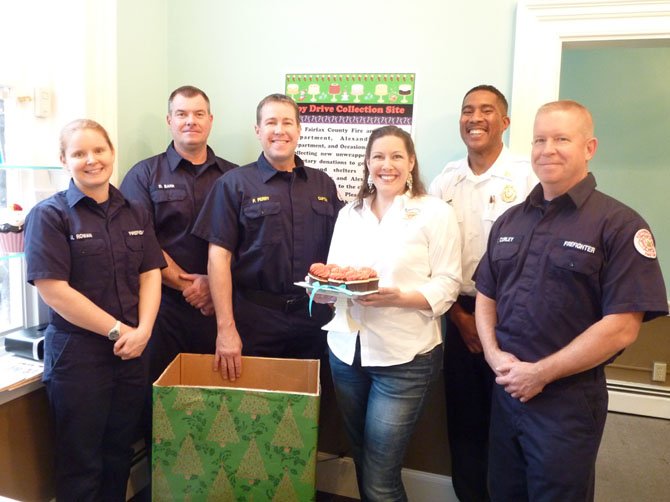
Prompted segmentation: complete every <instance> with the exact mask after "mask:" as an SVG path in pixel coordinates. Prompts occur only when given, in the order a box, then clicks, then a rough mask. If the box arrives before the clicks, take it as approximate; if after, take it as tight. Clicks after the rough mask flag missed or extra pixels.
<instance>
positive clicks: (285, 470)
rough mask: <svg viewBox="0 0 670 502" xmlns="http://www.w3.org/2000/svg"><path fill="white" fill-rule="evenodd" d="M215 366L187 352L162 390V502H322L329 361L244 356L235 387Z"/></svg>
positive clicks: (157, 418)
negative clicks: (321, 421)
mask: <svg viewBox="0 0 670 502" xmlns="http://www.w3.org/2000/svg"><path fill="white" fill-rule="evenodd" d="M212 359H213V356H211V355H201V354H179V355H178V356H177V358H176V359H175V360H174V361H172V363H171V364H170V365H169V366H168V367H167V369H166V370H165V371H164V372H163V374H162V375H161V376H160V378H159V379H158V380H157V381H156V382H155V383H154V385H153V447H152V496H153V500H157V501H168V500H175V501H176V500H179V501H182V500H192V501H209V500H212V501H227V500H231V501H247V500H248V501H252V500H253V501H266V500H267V501H279V500H281V501H307V500H313V499H314V497H315V481H316V480H315V475H316V454H317V452H316V442H317V435H318V418H319V397H320V383H319V361H317V360H300V359H272V358H262V357H243V358H242V359H243V362H242V368H243V371H242V377H241V378H239V379H238V380H236V381H235V382H230V381H228V380H224V379H223V378H222V377H221V375H220V374H219V373H218V372H214V371H212Z"/></svg>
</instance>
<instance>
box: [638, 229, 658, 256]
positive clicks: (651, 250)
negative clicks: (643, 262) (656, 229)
mask: <svg viewBox="0 0 670 502" xmlns="http://www.w3.org/2000/svg"><path fill="white" fill-rule="evenodd" d="M633 244H634V245H635V249H637V252H638V253H640V254H641V255H642V256H646V257H647V258H656V247H655V246H654V238H653V237H652V235H651V232H650V231H649V230H647V229H646V228H641V229H640V230H638V231H637V232H635V237H633Z"/></svg>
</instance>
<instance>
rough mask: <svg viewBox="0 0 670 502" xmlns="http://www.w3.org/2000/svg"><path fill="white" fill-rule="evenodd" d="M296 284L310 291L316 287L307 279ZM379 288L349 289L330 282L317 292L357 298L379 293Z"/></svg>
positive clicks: (336, 296)
mask: <svg viewBox="0 0 670 502" xmlns="http://www.w3.org/2000/svg"><path fill="white" fill-rule="evenodd" d="M293 284H295V285H296V286H300V287H301V288H305V289H307V290H309V291H312V290H313V289H314V285H313V284H310V283H308V282H307V281H301V282H294V283H293ZM319 284H320V283H319ZM377 292H378V290H376V289H375V290H374V291H351V290H349V289H344V288H338V287H336V286H330V285H328V284H323V285H321V287H320V288H318V290H317V293H322V294H324V295H328V296H334V297H335V298H340V297H342V298H355V297H357V296H367V295H371V294H373V293H377Z"/></svg>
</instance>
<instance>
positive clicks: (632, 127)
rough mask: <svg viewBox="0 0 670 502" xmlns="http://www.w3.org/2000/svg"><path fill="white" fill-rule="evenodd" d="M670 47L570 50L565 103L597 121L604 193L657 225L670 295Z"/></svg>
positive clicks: (595, 168) (596, 170)
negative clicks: (573, 103)
mask: <svg viewBox="0 0 670 502" xmlns="http://www.w3.org/2000/svg"><path fill="white" fill-rule="evenodd" d="M668 82H670V44H669V43H668V41H665V42H664V43H661V42H650V43H634V44H631V46H621V44H617V45H616V46H607V45H605V44H602V43H597V44H590V45H589V44H586V45H583V46H579V47H572V48H570V47H567V48H564V50H563V58H562V65H561V83H560V97H561V98H562V99H574V100H576V101H579V102H581V103H582V104H584V105H585V106H587V107H588V108H589V109H590V110H591V113H592V114H593V119H594V122H595V128H596V132H595V133H596V137H598V140H599V145H598V150H597V152H596V155H595V157H594V159H593V160H592V161H591V166H590V167H591V171H592V172H593V174H594V175H595V177H596V180H597V182H598V188H599V189H600V190H602V191H603V192H605V193H607V194H609V195H612V196H613V197H616V198H617V199H619V200H621V201H622V202H624V203H626V204H628V205H629V206H631V207H632V208H633V209H635V210H636V211H638V212H639V213H640V214H641V215H642V216H643V217H644V218H645V219H646V220H647V222H648V223H649V224H650V225H651V229H652V231H653V233H654V237H655V238H656V246H657V252H658V257H659V260H660V263H661V267H662V268H663V272H664V276H665V284H666V288H667V289H668V291H670V287H668V286H669V285H670V225H669V224H668V216H669V215H670V196H669V195H668V194H669V185H670V134H669V133H668V129H669V126H670V90H669V87H668Z"/></svg>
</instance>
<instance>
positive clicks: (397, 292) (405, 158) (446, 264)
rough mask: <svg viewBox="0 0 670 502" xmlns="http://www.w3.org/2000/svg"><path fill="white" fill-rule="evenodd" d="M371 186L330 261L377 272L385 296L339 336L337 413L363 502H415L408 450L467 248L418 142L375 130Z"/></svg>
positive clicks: (368, 158) (351, 210)
mask: <svg viewBox="0 0 670 502" xmlns="http://www.w3.org/2000/svg"><path fill="white" fill-rule="evenodd" d="M363 179H364V182H363V186H362V187H361V189H360V191H359V194H358V197H357V199H356V200H355V201H353V202H351V203H349V204H348V205H347V206H346V207H344V208H343V209H342V210H341V211H340V214H339V217H338V220H337V223H336V225H335V231H334V233H333V239H332V243H331V247H330V253H329V256H328V262H329V263H335V264H337V265H342V266H353V267H363V266H366V267H372V268H373V269H375V270H376V271H377V273H378V274H379V279H380V280H379V292H378V293H374V294H370V295H367V296H360V297H357V299H356V300H355V301H354V304H353V305H352V306H351V308H350V314H351V317H352V318H353V319H354V320H355V321H357V322H358V324H359V325H360V326H361V328H360V330H359V331H358V332H354V333H342V332H334V331H330V332H329V333H328V345H329V348H330V366H331V370H332V375H333V381H334V384H335V392H336V395H337V401H338V406H339V408H340V410H341V412H342V415H343V418H344V423H345V427H346V429H347V433H348V435H349V438H350V440H351V443H352V446H353V457H354V461H355V464H356V473H357V477H358V487H359V491H360V494H361V499H362V500H370V501H379V500H384V501H395V500H407V496H406V494H405V490H404V487H403V484H402V480H401V477H400V472H401V469H402V461H403V457H404V454H405V450H406V448H407V444H408V442H409V439H410V437H411V435H412V432H413V430H414V427H415V425H416V422H417V420H418V418H419V415H420V413H421V411H422V409H423V405H424V401H425V398H426V396H427V394H428V390H429V387H430V384H431V383H432V382H433V381H434V380H435V378H436V377H437V376H438V374H439V371H440V370H441V366H442V336H441V329H440V316H441V315H442V314H443V313H444V312H446V311H447V310H448V309H449V307H450V306H451V305H452V304H453V303H454V301H455V299H456V297H457V296H458V291H459V286H460V282H461V258H460V256H461V251H460V249H461V244H460V234H459V231H458V224H457V222H456V217H455V215H454V212H453V210H452V208H451V207H450V206H449V205H448V204H447V203H445V202H444V201H442V200H440V199H438V198H436V197H432V196H429V195H426V191H425V188H424V186H423V184H422V183H421V180H420V178H419V165H418V162H417V160H416V154H415V150H414V144H413V142H412V138H411V137H410V135H409V134H408V133H407V132H405V131H403V130H402V129H400V128H398V127H395V126H385V127H381V128H379V129H376V130H374V131H373V132H372V134H371V136H370V139H369V140H368V144H367V148H366V151H365V171H364V178H363Z"/></svg>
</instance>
